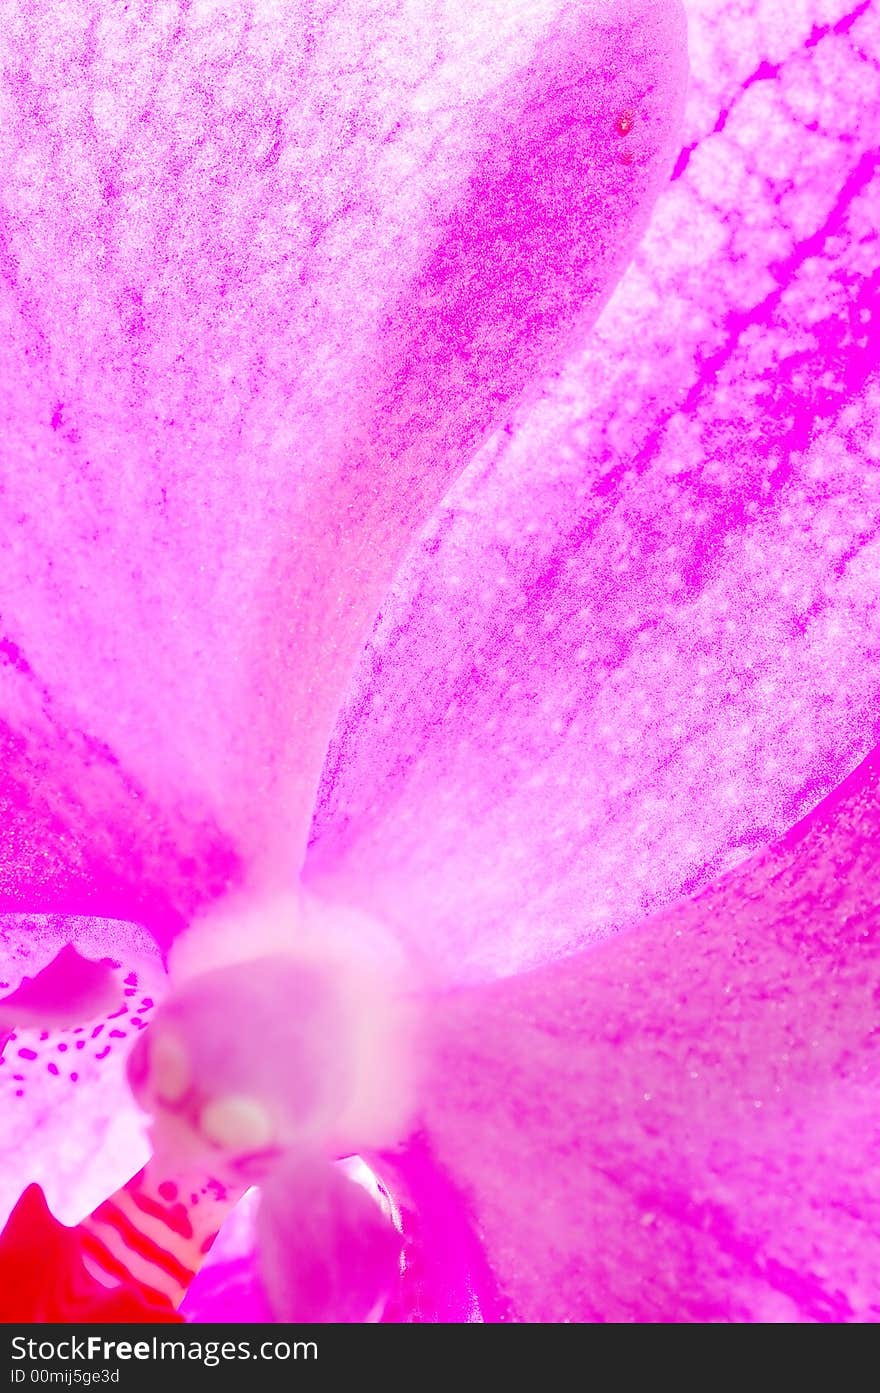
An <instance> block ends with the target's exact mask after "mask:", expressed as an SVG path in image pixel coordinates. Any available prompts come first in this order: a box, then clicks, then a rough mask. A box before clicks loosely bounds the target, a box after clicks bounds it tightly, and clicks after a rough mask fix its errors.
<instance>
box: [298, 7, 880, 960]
mask: <svg viewBox="0 0 880 1393" xmlns="http://www.w3.org/2000/svg"><path fill="white" fill-rule="evenodd" d="M829 16H830V18H829ZM877 26H878V16H877V11H876V8H875V7H867V6H865V5H860V6H859V7H858V8H857V9H854V10H853V11H852V12H845V8H844V5H843V3H842V0H841V3H837V4H836V5H833V6H831V8H830V9H829V7H828V6H824V7H823V8H822V11H821V14H820V13H819V11H818V9H816V8H815V7H814V6H813V5H810V4H807V5H802V6H799V7H797V8H796V10H795V11H793V12H792V11H790V10H786V12H785V15H784V17H783V16H781V12H779V11H778V9H777V7H776V6H775V5H771V4H763V3H758V4H756V5H755V6H754V9H753V11H750V12H749V13H748V14H747V15H746V16H745V17H744V16H743V13H742V8H741V7H736V9H735V10H734V9H731V10H730V11H729V12H724V11H721V12H719V11H718V9H717V7H716V6H711V7H709V8H708V9H707V11H706V14H705V15H702V14H701V13H700V12H699V10H696V11H695V12H694V14H693V16H692V23H691V48H692V61H693V67H694V78H693V84H692V90H691V97H690V105H689V109H688V114H687V118H686V125H687V143H686V146H685V147H684V149H683V151H682V155H681V157H680V159H679V161H678V165H677V171H676V174H677V177H676V178H675V180H674V181H673V183H672V184H671V185H670V187H669V189H668V191H667V192H666V193H665V194H664V195H663V196H662V197H661V199H660V201H659V203H658V205H657V208H656V210H655V214H654V218H653V222H652V226H651V229H650V231H649V233H648V236H647V239H646V241H645V243H644V244H643V246H642V248H641V250H640V252H639V254H638V256H637V258H636V260H635V262H634V264H633V266H632V267H631V268H630V271H629V272H628V273H627V275H626V276H625V277H624V279H623V281H622V283H621V285H620V286H619V288H618V291H617V293H616V295H615V297H614V299H613V301H612V302H611V304H610V305H609V306H608V308H607V310H606V311H605V313H604V314H603V316H602V318H601V320H600V322H599V324H598V325H597V328H596V331H595V334H594V337H593V338H592V339H591V347H590V348H589V349H588V350H587V351H586V352H585V353H583V354H582V355H580V356H579V357H576V358H574V359H572V360H571V362H570V364H569V366H568V368H567V370H566V372H565V374H564V375H563V376H562V378H561V379H560V381H559V383H558V386H557V387H556V388H555V389H554V390H553V391H552V392H551V393H549V394H548V396H547V397H546V399H545V400H544V401H543V402H542V403H540V404H539V405H537V406H535V407H533V408H532V409H531V410H530V411H528V412H525V413H521V414H520V416H519V418H518V421H517V429H516V431H515V432H514V435H513V438H512V439H509V438H508V437H507V436H506V435H504V434H499V435H498V436H496V438H495V439H494V440H493V441H492V442H491V444H490V446H488V447H487V448H486V449H485V450H484V451H483V453H482V455H481V456H480V458H479V460H478V461H477V463H475V465H474V466H473V467H472V468H471V469H470V470H469V471H468V473H467V474H466V475H465V476H464V478H463V479H462V481H461V482H460V484H459V485H458V487H457V488H456V489H455V490H454V492H453V494H452V496H451V498H450V499H449V500H448V502H447V503H446V504H444V506H443V508H442V509H441V510H440V512H439V513H438V515H437V517H436V518H435V519H434V520H432V523H431V525H430V527H429V528H428V529H426V530H425V532H424V533H423V535H422V538H421V540H420V542H419V544H418V546H417V547H416V548H415V549H414V551H413V552H412V554H411V556H410V559H409V563H408V566H407V569H406V571H405V572H404V573H403V574H402V576H401V577H400V578H399V580H398V583H397V585H396V588H395V590H394V592H393V594H392V596H391V597H390V599H389V601H388V603H387V604H386V606H385V608H384V610H383V614H382V617H381V620H380V622H379V623H378V625H377V627H376V629H375V631H374V634H373V637H372V640H371V642H370V645H369V648H368V650H367V652H366V655H365V657H364V659H363V661H362V663H361V665H360V668H359V671H358V674H357V680H356V683H355V686H354V689H353V693H352V695H351V696H350V698H349V700H348V702H347V705H346V707H345V709H344V710H343V712H342V714H341V717H340V719H339V722H338V724H337V729H336V733H335V737H334V742H333V746H332V748H331V757H330V759H329V761H328V764H327V766H326V769H325V775H324V783H323V787H322V792H321V799H320V806H319V812H318V816H317V819H316V823H315V825H314V828H313V839H314V845H313V847H312V853H311V859H310V874H311V876H312V877H313V879H314V881H315V883H316V885H321V884H322V883H323V885H324V887H325V890H326V892H327V893H334V894H337V895H338V896H339V897H340V899H343V900H346V899H347V900H350V901H353V902H356V903H360V904H361V905H362V906H363V907H364V908H366V909H371V910H372V911H373V912H375V913H376V914H377V916H379V917H380V918H382V919H384V920H385V921H386V922H388V923H389V924H391V925H393V926H394V928H395V929H396V931H397V932H398V934H399V936H400V937H401V938H402V939H403V940H404V941H405V942H406V943H407V944H408V945H409V946H410V947H411V948H412V951H413V953H414V954H416V955H421V956H422V957H423V958H424V959H425V960H426V963H427V965H428V967H429V969H430V970H431V971H432V972H435V973H440V974H444V975H446V976H447V977H448V978H452V979H453V980H455V979H458V980H460V979H461V978H462V977H467V976H471V977H480V976H486V975H491V974H492V973H495V972H509V971H514V970H516V969H517V968H519V967H521V966H522V965H528V964H530V963H534V962H535V961H536V960H541V959H545V958H547V957H548V956H551V955H553V954H554V953H559V952H563V951H570V950H571V949H572V948H574V947H577V946H578V945H583V944H584V943H586V942H589V941H591V940H594V939H597V938H600V937H602V936H604V935H605V934H607V933H608V932H610V931H612V930H614V929H617V928H620V927H622V926H624V925H626V924H629V923H632V922H634V921H637V920H638V919H639V918H641V917H642V915H644V914H645V913H646V912H653V911H654V910H656V909H657V908H658V907H660V906H662V905H664V904H667V903H669V902H670V901H672V900H674V899H675V898H676V897H677V896H679V895H680V894H682V893H683V892H690V891H693V890H694V889H696V888H698V887H699V886H700V885H702V884H705V883H706V882H707V881H708V880H709V879H710V878H711V877H712V876H713V875H715V874H717V873H718V872H720V871H723V870H724V869H726V868H729V867H731V866H732V865H733V864H735V863H736V862H737V861H739V860H741V859H743V858H744V857H746V856H747V855H748V854H750V852H752V851H753V850H755V849H757V848H760V847H761V846H763V845H766V844H767V843H769V842H770V841H771V840H772V839H773V838H774V837H775V836H776V835H778V834H779V833H780V832H782V831H783V830H784V829H785V828H786V827H789V826H791V825H792V824H793V823H794V822H795V821H796V819H797V818H798V817H799V816H802V815H803V814H804V813H805V812H806V811H807V810H808V809H809V808H810V807H812V806H815V804H816V803H817V801H818V800H819V799H820V798H821V797H822V796H823V795H824V794H825V793H826V792H828V790H830V789H831V788H833V787H834V786H835V785H836V784H837V783H839V781H840V780H841V779H842V778H843V777H844V776H845V775H846V774H847V773H848V772H849V771H850V770H852V769H853V768H854V766H855V765H856V764H857V762H858V760H859V759H860V758H862V757H863V756H864V754H865V753H866V752H867V750H868V749H869V748H870V747H871V745H872V744H873V742H874V740H875V739H876V732H877V730H878V720H880V700H878V677H877V673H878V659H880V625H878V614H877V600H876V596H877V593H878V573H880V474H878V471H877V469H876V458H877V453H878V448H880V437H878V430H877V426H878V404H880V396H878V383H877V378H876V373H875V372H874V371H873V370H874V368H875V367H876V363H877V358H878V340H877V317H876V314H874V313H873V310H872V306H873V304H874V302H875V301H876V294H877V280H878V255H877V248H878V242H877V237H876V225H877V214H878V209H880V175H878V166H877V157H876V147H877V145H878V143H880V69H878V66H877V64H876V62H874V61H872V57H871V55H872V54H873V53H876V51H877V41H878V29H877Z"/></svg>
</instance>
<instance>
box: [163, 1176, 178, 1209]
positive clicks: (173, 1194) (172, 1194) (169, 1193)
mask: <svg viewBox="0 0 880 1393" xmlns="http://www.w3.org/2000/svg"><path fill="white" fill-rule="evenodd" d="M159 1194H160V1196H161V1198H162V1199H163V1200H167V1201H168V1203H169V1204H170V1203H171V1202H172V1200H176V1199H177V1186H176V1185H175V1184H174V1181H173V1180H163V1181H162V1183H161V1185H160V1186H159Z"/></svg>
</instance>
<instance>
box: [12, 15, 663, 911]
mask: <svg viewBox="0 0 880 1393" xmlns="http://www.w3.org/2000/svg"><path fill="white" fill-rule="evenodd" d="M7 9H8V13H4V19H3V24H2V28H0V45H2V54H3V58H4V62H5V63H6V64H7V66H8V67H9V69H10V71H11V74H12V79H11V81H10V82H9V83H8V84H7V86H6V87H5V88H4V94H3V111H2V118H3V119H2V121H0V130H2V132H3V134H2V137H0V139H2V142H3V145H2V148H3V153H4V162H5V164H6V167H7V169H8V170H9V175H8V177H7V179H6V181H5V183H4V189H3V204H2V228H0V231H2V243H0V258H2V260H0V266H2V274H3V292H2V294H3V299H2V313H3V317H4V323H5V326H6V332H5V335H4V338H5V341H6V369H5V371H4V374H3V389H2V390H3V398H2V415H3V421H4V433H5V445H4V460H5V467H4V473H3V494H2V498H3V510H4V512H3V517H4V525H3V529H2V535H3V549H4V550H3V565H2V574H3V581H2V591H0V610H2V614H3V623H4V625H5V626H6V628H5V635H4V637H3V641H2V653H3V658H4V662H3V666H2V667H0V683H2V709H3V712H4V726H3V727H2V729H3V737H4V743H5V744H6V746H7V750H8V754H7V758H6V761H5V767H4V771H3V780H4V785H3V797H4V802H5V805H6V808H7V813H6V825H7V832H6V837H7V843H6V846H7V850H6V854H5V856H4V870H3V884H4V892H3V893H4V896H5V898H6V902H7V903H8V904H10V905H13V906H14V907H18V908H20V907H25V908H29V909H36V908H41V909H47V908H52V909H58V908H62V909H65V910H66V911H68V912H69V911H71V910H77V909H84V908H86V909H88V910H90V911H91V912H101V913H103V914H108V913H112V914H115V915H118V916H123V915H125V916H126V917H130V918H133V917H137V918H141V919H143V920H144V921H146V922H149V923H150V924H151V925H152V927H153V928H154V930H155V931H156V932H157V933H158V934H159V935H160V936H161V937H162V938H163V939H167V938H168V937H170V936H172V935H173V934H174V933H175V932H176V931H177V930H178V928H179V927H180V925H181V923H182V922H183V921H184V920H185V919H186V918H188V917H190V916H191V915H192V913H193V912H194V911H195V910H196V909H197V908H198V907H199V905H201V904H203V903H204V902H205V901H206V900H209V899H211V898H212V897H215V896H217V895H220V894H222V893H224V891H225V889H226V888H227V887H228V886H229V885H230V884H235V883H237V882H238V881H240V880H241V879H242V878H244V877H249V878H250V880H251V881H258V880H261V881H263V882H265V883H271V884H273V885H274V886H276V887H277V886H278V885H284V884H288V883H289V882H290V880H291V879H292V878H293V877H294V876H295V875H296V873H297V870H298V868H299V864H300V860H301V853H302V849H303V845H304V841H305V836H306V832H307V828H308V821H309V816H310V812H311V806H312V802H313V796H314V789H315V786H316V782H317V778H318V775H319V771H320V766H321V761H322V759H323V756H324V751H325V747H326V741H327V736H328V732H329V728H330V726H331V724H332V719H333V715H334V712H335V709H336V706H337V704H338V701H339V696H340V690H341V688H342V686H343V684H344V682H345V680H346V678H347V675H348V672H349V670H350V667H351V664H352V662H353V660H354V657H355V655H356V653H357V651H358V648H359V645H360V643H361V641H362V637H363V634H364V631H365V629H366V628H367V627H368V625H369V623H370V621H371V618H372V615H373V614H374V612H375V609H376V606H377V604H378V601H379V598H380V596H381V594H382V592H383V590H384V588H385V586H386V584H387V582H388V579H389V578H390V575H391V574H392V572H393V569H394V567H395V565H396V563H397V561H398V559H399V557H400V555H401V553H402V550H403V548H404V547H405V545H406V543H407V541H408V539H409V537H410V535H411V534H412V531H413V529H414V528H415V527H417V526H418V525H419V524H420V523H421V521H422V520H423V519H424V517H425V516H426V514H427V512H428V511H429V510H430V508H431V507H432V506H433V504H434V503H435V501H436V500H437V498H438V497H439V496H440V494H441V493H442V491H443V490H444V489H445V488H446V486H447V484H448V482H449V480H450V479H451V478H452V477H454V475H455V474H456V473H457V472H458V470H459V469H460V468H461V467H462V465H463V464H464V463H466V462H467V460H468V459H469V458H470V456H471V455H472V454H473V451H474V449H475V448H476V447H477V446H478V445H479V443H480V441H481V440H482V439H483V438H484V437H485V435H486V433H487V431H488V430H489V429H490V428H491V427H492V425H493V424H495V423H496V422H497V421H498V420H499V419H501V418H503V415H504V413H505V412H506V411H507V410H508V408H509V406H510V403H511V402H512V401H514V400H516V399H517V398H519V397H520V396H522V394H523V392H525V391H526V390H527V389H529V388H530V385H531V384H533V383H535V382H536V381H538V380H539V379H540V378H541V377H543V376H544V375H545V374H546V373H547V372H548V371H549V370H551V369H552V368H553V366H554V364H555V362H556V360H557V358H558V356H559V353H560V351H561V349H562V346H563V345H564V344H565V343H567V342H568V340H569V339H570V337H571V335H572V334H573V333H576V332H578V331H581V330H582V329H583V327H584V326H585V325H587V324H589V322H590V320H591V319H592V318H594V317H595V315H596V313H597V312H598V309H599V308H600V307H601V304H602V303H603V301H604V299H605V298H606V297H607V294H608V292H609V290H610V288H611V286H612V285H613V283H614V281H615V280H616V279H617V277H618V275H619V272H620V270H621V268H622V266H623V264H624V263H625V262H626V260H627V258H628V256H629V254H630V253H631V251H632V248H633V246H634V244H635V242H636V241H637V239H638V237H639V236H640V235H641V232H642V231H643V228H644V224H645V221H646V217H647V211H648V208H649V207H650V204H651V202H652V201H653V198H654V195H655V193H656V190H657V188H658V187H659V184H660V182H661V181H662V179H663V178H664V176H665V173H666V171H667V169H668V167H669V162H670V156H671V140H672V139H673V134H674V129H675V126H676V124H677V119H678V114H679V107H680V98H681V91H682V86H683V77H684V58H683V27H682V17H681V11H680V9H679V7H678V5H677V3H675V0H619V3H617V4H615V5H614V6H612V7H611V8H610V9H609V7H607V6H605V5H604V4H598V3H597V4H595V5H587V6H583V5H581V4H574V3H569V0H539V3H537V4H535V5H534V6H529V7H527V8H526V9H525V10H522V11H521V10H520V9H517V10H516V11H515V12H514V13H511V12H510V9H509V7H508V6H507V5H505V4H502V3H500V0H499V2H498V3H492V4H490V5H488V6H481V7H480V8H479V13H475V12H474V11H473V7H464V6H453V7H452V8H451V9H448V10H446V11H443V12H442V13H441V12H437V13H434V12H433V11H432V12H431V14H430V16H426V15H425V14H424V13H423V10H422V8H421V7H420V6H418V5H407V6H404V7H403V8H402V9H401V8H400V7H391V6H385V5H383V4H379V5H377V6H376V7H375V9H374V10H373V12H372V13H371V14H370V15H369V16H367V17H365V16H364V13H363V10H362V7H361V6H359V5H350V6H343V7H342V8H340V7H339V6H337V5H332V6H331V5H328V6H322V7H319V11H318V13H317V15H316V16H315V17H314V18H313V16H312V14H311V11H306V10H305V9H304V10H303V11H301V12H300V11H294V12H292V13H290V12H288V11H285V19H284V22H283V23H279V20H278V11H277V7H276V6H275V5H274V4H269V3H268V0H265V3H264V0H257V2H256V3H254V4H252V5H250V6H246V7H236V6H233V7H232V8H231V9H219V8H218V7H217V6H216V5H215V4H213V3H208V0H206V2H205V3H200V4H192V5H190V4H181V5H180V6H177V5H175V4H171V5H166V6H165V7H163V9H162V11H161V12H158V11H156V9H155V7H154V6H152V5H151V4H132V5H128V6H125V7H123V8H120V7H115V8H113V9H112V10H109V11H105V10H101V9H100V7H99V10H100V12H96V11H95V9H94V7H93V6H92V5H91V4H90V3H88V0H71V3H65V4H64V5H63V6H59V5H52V4H49V5H47V6H44V7H40V6H38V7H37V8H36V10H35V9H34V7H33V6H32V5H30V4H24V3H23V2H21V0H19V3H14V4H12V5H11V6H9V7H7ZM365 18H366V22H364V21H365ZM24 55H26V58H25V57H24ZM341 73H344V74H345V78H344V81H341V80H340V74H341ZM47 268H48V270H47Z"/></svg>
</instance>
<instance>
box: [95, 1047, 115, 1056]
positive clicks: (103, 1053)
mask: <svg viewBox="0 0 880 1393" xmlns="http://www.w3.org/2000/svg"><path fill="white" fill-rule="evenodd" d="M110 1049H111V1046H110V1045H105V1046H104V1048H103V1049H102V1050H101V1052H100V1054H96V1055H95V1058H96V1059H106V1058H107V1056H108V1054H109V1053H110Z"/></svg>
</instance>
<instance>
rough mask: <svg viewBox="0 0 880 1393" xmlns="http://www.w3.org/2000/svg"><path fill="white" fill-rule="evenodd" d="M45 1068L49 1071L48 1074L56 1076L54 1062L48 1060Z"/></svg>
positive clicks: (56, 1068)
mask: <svg viewBox="0 0 880 1393" xmlns="http://www.w3.org/2000/svg"><path fill="white" fill-rule="evenodd" d="M46 1068H47V1069H48V1070H49V1073H50V1074H55V1075H57V1074H58V1065H57V1064H56V1063H55V1062H54V1060H50V1061H49V1063H48V1064H47V1065H46Z"/></svg>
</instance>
